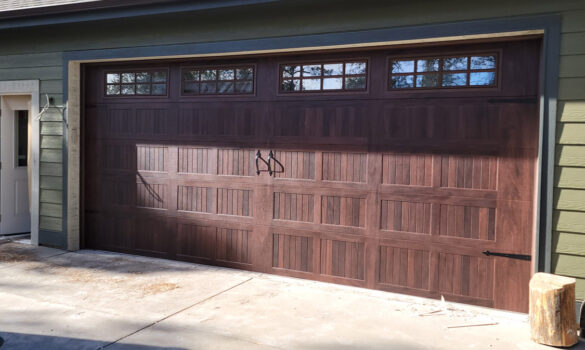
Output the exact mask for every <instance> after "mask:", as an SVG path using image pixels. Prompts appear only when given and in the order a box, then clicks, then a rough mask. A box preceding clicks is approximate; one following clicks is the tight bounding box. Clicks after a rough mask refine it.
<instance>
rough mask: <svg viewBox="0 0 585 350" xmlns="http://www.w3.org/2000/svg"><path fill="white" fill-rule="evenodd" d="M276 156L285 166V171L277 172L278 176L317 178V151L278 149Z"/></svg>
mask: <svg viewBox="0 0 585 350" xmlns="http://www.w3.org/2000/svg"><path fill="white" fill-rule="evenodd" d="M274 157H275V158H276V159H278V160H279V161H280V162H281V163H282V165H283V166H284V172H283V173H280V172H279V173H277V174H276V175H275V177H276V178H282V179H306V180H313V179H315V152H301V151H280V150H276V151H275V152H274ZM275 170H277V171H278V170H279V169H275Z"/></svg>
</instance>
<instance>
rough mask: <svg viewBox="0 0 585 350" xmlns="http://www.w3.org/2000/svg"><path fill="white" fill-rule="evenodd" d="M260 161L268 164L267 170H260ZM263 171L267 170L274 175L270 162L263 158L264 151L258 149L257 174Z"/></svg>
mask: <svg viewBox="0 0 585 350" xmlns="http://www.w3.org/2000/svg"><path fill="white" fill-rule="evenodd" d="M260 161H262V163H264V164H266V167H267V168H268V169H267V170H260V164H259V162H260ZM262 172H267V173H268V174H269V175H270V176H272V169H270V163H269V162H267V161H265V160H264V158H262V153H260V150H258V152H256V175H260V173H262Z"/></svg>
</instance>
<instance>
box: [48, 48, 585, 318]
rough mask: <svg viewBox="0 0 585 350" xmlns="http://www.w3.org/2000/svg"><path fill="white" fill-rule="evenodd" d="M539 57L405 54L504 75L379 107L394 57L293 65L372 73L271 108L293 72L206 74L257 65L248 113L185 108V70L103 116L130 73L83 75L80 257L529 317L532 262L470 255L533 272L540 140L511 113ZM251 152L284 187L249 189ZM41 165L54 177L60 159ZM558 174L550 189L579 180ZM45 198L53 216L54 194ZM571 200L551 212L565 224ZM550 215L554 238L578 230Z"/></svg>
mask: <svg viewBox="0 0 585 350" xmlns="http://www.w3.org/2000/svg"><path fill="white" fill-rule="evenodd" d="M540 47H541V46H540V43H539V42H538V41H535V40H532V41H514V42H511V43H506V42H498V43H483V44H475V45H460V46H457V45H454V46H450V47H448V48H439V47H424V48H417V49H416V50H415V49H412V53H413V54H415V55H422V56H425V55H435V54H442V55H444V54H450V53H451V52H453V50H455V51H458V52H476V51H478V52H487V51H489V52H492V51H493V52H498V53H501V56H499V57H501V58H502V61H501V62H500V63H499V68H498V72H499V73H498V74H499V75H500V77H501V79H499V81H498V88H496V89H483V88H482V89H453V90H450V89H440V90H436V91H435V90H425V91H417V92H416V93H415V92H412V91H400V92H398V91H392V90H388V88H387V86H388V85H387V84H386V83H387V76H386V74H387V68H388V67H387V63H388V57H390V56H392V55H396V54H397V53H398V52H397V51H395V50H390V49H381V50H375V51H363V50H362V51H356V52H349V51H348V52H338V53H335V52H329V53H327V54H323V55H321V54H317V53H315V54H297V55H296V56H295V59H298V60H300V61H314V60H316V59H317V60H318V59H320V58H323V59H326V60H332V59H333V60H336V59H341V60H347V59H353V58H356V59H358V58H361V59H363V58H364V57H368V69H369V73H368V74H369V75H368V88H367V89H366V90H365V91H360V92H359V93H356V92H343V93H342V92H336V93H326V94H316V93H299V94H294V95H291V94H289V95H286V96H285V95H282V94H279V93H277V92H276V90H275V89H276V87H277V86H278V76H277V74H276V72H277V71H278V66H279V64H280V63H282V62H283V61H285V60H288V59H291V58H292V57H277V56H270V57H260V56H258V57H253V58H222V59H218V60H217V64H220V65H221V64H227V65H233V64H244V63H245V64H254V65H255V74H256V76H255V87H256V89H255V93H254V94H251V95H245V96H244V95H240V96H212V95H200V96H196V97H194V96H182V95H181V94H180V89H179V87H178V85H173V83H172V82H173V81H174V79H176V78H177V77H179V76H180V72H181V67H182V66H183V65H185V64H188V65H193V64H195V63H197V62H195V61H186V60H176V61H160V62H144V63H143V62H140V63H134V64H133V66H134V68H135V69H140V68H141V67H144V68H149V69H153V68H155V67H156V68H161V69H168V71H169V74H170V75H169V77H170V78H171V79H170V80H169V82H170V89H169V95H168V96H162V97H157V98H154V97H138V96H134V97H126V96H119V97H116V98H111V97H104V96H103V91H104V86H103V84H104V81H103V80H104V75H103V74H104V72H106V71H107V70H111V69H114V68H116V67H128V66H129V64H126V63H111V64H108V65H107V66H106V65H99V64H95V65H88V68H87V71H86V75H87V86H88V89H87V91H86V94H85V96H84V97H85V101H86V105H87V113H86V119H85V120H84V122H85V124H84V125H85V127H84V140H83V141H84V147H85V148H84V160H85V161H84V162H83V166H84V171H83V173H84V180H83V188H84V191H83V192H84V199H83V201H84V213H83V214H84V221H83V222H84V232H85V244H84V246H85V247H87V248H93V249H105V250H115V251H120V252H124V253H135V254H143V255H149V256H159V257H161V256H163V257H165V258H170V259H178V260H185V261H192V262H197V263H205V264H212V265H220V266H226V267H233V268H241V269H248V270H253V271H259V272H261V273H275V274H281V275H285V276H293V277H299V278H309V279H315V280H320V281H326V282H335V283H342V284H348V285H353V286H361V287H367V288H374V289H381V290H389V291H395V292H404V293H410V294H414V295H419V296H427V297H433V298H439V297H440V296H441V295H444V296H445V297H446V298H447V300H449V301H457V302H467V303H473V304H477V305H482V306H492V307H497V308H503V309H508V310H515V311H523V312H525V311H526V310H527V308H528V289H527V285H528V280H529V278H530V271H531V270H530V262H527V261H523V262H518V261H517V260H512V259H508V258H504V257H494V256H490V257H487V256H484V255H483V254H482V251H484V250H490V251H494V252H504V253H512V254H530V249H531V246H532V243H531V240H532V237H533V234H534V232H533V225H532V223H533V219H534V213H533V208H534V202H533V200H534V193H535V169H536V163H535V162H536V159H537V155H538V152H537V149H538V137H537V134H538V130H539V128H538V106H537V105H536V104H532V103H524V102H531V101H534V100H535V98H536V96H537V95H538V93H539V91H538V89H537V87H538V81H537V77H538V72H539V63H538V57H539V53H540ZM408 51H410V50H408ZM425 57H426V56H425ZM207 64H209V62H207ZM134 68H133V69H134ZM518 99H519V100H521V101H522V103H516V100H518ZM565 106H567V107H566V108H569V107H570V108H573V107H574V106H569V105H568V104H567V105H565ZM567 111H568V110H567ZM571 113H573V112H571ZM575 124H576V123H575ZM51 130H53V131H55V130H54V126H53V125H47V127H46V132H50V131H51ZM44 136H50V137H53V136H55V137H60V136H59V135H44ZM57 141H58V140H53V141H50V142H53V143H55V142H57ZM55 147H57V144H56V143H55ZM565 147H567V148H565ZM569 147H581V146H578V145H575V146H562V147H561V148H560V149H561V150H560V152H561V153H560V156H559V158H558V162H559V163H570V164H571V165H567V167H571V166H579V165H574V164H580V162H581V158H583V162H582V163H583V166H585V152H583V157H581V154H580V151H581V149H580V148H579V149H572V148H569ZM581 148H582V147H581ZM257 150H260V151H261V152H262V155H263V157H264V159H267V157H268V154H269V151H270V150H272V151H273V152H274V158H275V159H277V160H278V161H279V162H280V163H282V165H283V168H284V169H280V167H279V166H277V165H276V162H275V161H271V166H272V168H273V170H276V171H277V173H275V174H274V176H270V175H269V174H268V173H267V172H262V173H261V174H260V175H259V176H257V175H256V166H255V155H256V151H257ZM41 158H42V162H43V164H59V162H60V161H61V160H62V152H61V149H57V148H55V149H43V152H42V153H41ZM259 164H260V165H261V166H262V169H265V168H266V165H262V163H259ZM281 170H282V172H281ZM44 171H45V172H46V174H45V176H55V177H56V178H59V174H58V173H57V171H56V168H55V167H50V168H47V167H45V170H44ZM567 174H568V173H561V174H559V180H558V183H559V184H562V183H566V182H567V180H566V179H570V178H574V177H575V176H577V175H578V174H569V175H567ZM561 179H562V180H561ZM53 181H58V180H53ZM571 181H572V180H569V182H571ZM44 183H45V184H49V183H50V181H45V182H44ZM53 184H56V183H55V182H53ZM559 193H560V192H559ZM567 193H569V192H567ZM569 194H571V193H569ZM41 195H42V197H43V198H44V200H45V202H43V203H47V204H51V205H53V206H50V207H49V206H46V207H45V209H46V212H47V213H51V214H52V215H54V214H55V213H56V212H57V211H58V209H59V207H58V206H59V205H60V204H61V203H60V201H59V196H62V193H61V191H54V192H45V193H42V194H41ZM573 197H574V196H569V197H567V196H564V194H563V196H559V198H562V201H560V202H559V203H565V204H563V205H568V204H570V203H573V204H571V205H573V207H572V208H574V204H575V203H576V201H575V198H573ZM567 198H569V199H570V200H566V199H567ZM49 201H50V202H49ZM575 212H576V211H571V212H569V211H567V212H566V213H575ZM564 213H565V212H564V211H563V212H557V219H558V220H557V222H558V225H557V226H558V227H565V226H566V225H565V223H571V224H578V223H579V222H580V221H579V220H580V219H579V220H577V219H578V218H577V217H575V218H574V219H575V220H573V219H572V218H568V217H567V216H565V214H564ZM572 215H574V214H572ZM140 220H142V221H144V222H141V223H140V225H139V224H138V223H137V222H138V221H140ZM581 221H583V222H585V220H581ZM148 222H152V225H149V226H148V227H146V226H145V225H148V224H147V223H148ZM55 224H56V223H55ZM141 225H142V226H141ZM563 225H565V226H563ZM562 232H564V233H567V234H570V233H571V232H573V233H576V232H582V231H580V229H579V228H578V227H577V228H575V227H573V228H571V229H567V230H562ZM568 238H570V239H571V240H573V239H574V238H575V237H572V236H571V237H569V236H567V239H568ZM563 239H565V237H563ZM567 242H568V241H566V240H561V239H559V241H558V244H557V246H558V247H563V246H566V245H567V244H568V243H567ZM559 249H567V248H559ZM565 255H566V256H570V255H569V254H565ZM562 259H564V258H561V260H560V262H561V263H563V260H562ZM566 261H568V260H566ZM569 262H570V261H569ZM558 266H560V267H562V266H564V265H562V264H559V265H558Z"/></svg>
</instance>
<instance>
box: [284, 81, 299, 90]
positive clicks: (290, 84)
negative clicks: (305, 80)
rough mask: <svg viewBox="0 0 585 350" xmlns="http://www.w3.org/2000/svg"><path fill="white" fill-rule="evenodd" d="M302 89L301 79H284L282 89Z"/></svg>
mask: <svg viewBox="0 0 585 350" xmlns="http://www.w3.org/2000/svg"><path fill="white" fill-rule="evenodd" d="M300 89H301V81H300V80H298V79H295V80H283V81H282V91H299V90H300Z"/></svg>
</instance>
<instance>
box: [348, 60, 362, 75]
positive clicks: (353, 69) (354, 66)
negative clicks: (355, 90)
mask: <svg viewBox="0 0 585 350" xmlns="http://www.w3.org/2000/svg"><path fill="white" fill-rule="evenodd" d="M345 74H350V75H353V74H366V63H365V62H348V63H346V64H345Z"/></svg>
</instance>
